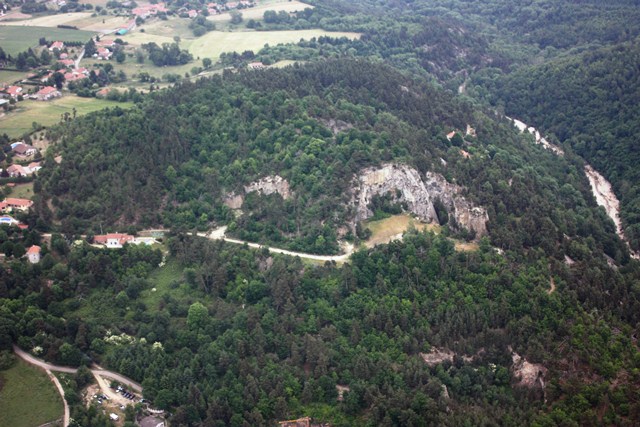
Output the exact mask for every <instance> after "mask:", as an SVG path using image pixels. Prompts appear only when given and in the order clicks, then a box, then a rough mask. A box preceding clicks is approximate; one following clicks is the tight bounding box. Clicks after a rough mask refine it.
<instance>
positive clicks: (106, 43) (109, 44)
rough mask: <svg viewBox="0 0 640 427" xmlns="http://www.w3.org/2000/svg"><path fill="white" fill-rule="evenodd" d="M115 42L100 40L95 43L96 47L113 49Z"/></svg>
mask: <svg viewBox="0 0 640 427" xmlns="http://www.w3.org/2000/svg"><path fill="white" fill-rule="evenodd" d="M115 45H116V42H115V41H114V40H113V39H102V40H98V41H97V42H96V46H97V47H114V46H115Z"/></svg>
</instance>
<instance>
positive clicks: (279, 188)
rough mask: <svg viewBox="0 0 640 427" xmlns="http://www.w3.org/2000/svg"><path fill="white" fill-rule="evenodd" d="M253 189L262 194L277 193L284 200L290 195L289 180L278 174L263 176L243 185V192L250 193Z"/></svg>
mask: <svg viewBox="0 0 640 427" xmlns="http://www.w3.org/2000/svg"><path fill="white" fill-rule="evenodd" d="M253 191H259V192H261V193H262V194H264V195H269V194H273V193H278V194H280V195H281V196H282V198H283V199H285V200H286V199H288V198H289V197H291V190H290V189H289V182H288V181H287V180H286V179H284V178H283V177H281V176H280V175H271V176H265V177H264V178H262V179H260V180H258V181H255V182H252V183H251V184H249V185H245V187H244V192H245V193H251V192H253Z"/></svg>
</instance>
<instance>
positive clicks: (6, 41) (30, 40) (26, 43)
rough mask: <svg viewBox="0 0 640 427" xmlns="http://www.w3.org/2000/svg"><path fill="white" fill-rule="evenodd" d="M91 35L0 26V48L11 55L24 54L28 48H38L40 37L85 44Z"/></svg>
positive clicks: (85, 32) (69, 31)
mask: <svg viewBox="0 0 640 427" xmlns="http://www.w3.org/2000/svg"><path fill="white" fill-rule="evenodd" d="M92 36H93V33H91V32H88V31H79V30H66V29H63V28H47V27H22V26H19V27H14V26H9V25H0V46H2V49H3V50H4V51H5V52H7V53H10V54H12V55H14V54H17V53H20V52H24V51H25V50H27V49H29V48H30V47H36V46H38V40H39V39H40V37H45V38H46V39H47V40H63V41H82V42H86V41H88V40H89V38H91V37H92Z"/></svg>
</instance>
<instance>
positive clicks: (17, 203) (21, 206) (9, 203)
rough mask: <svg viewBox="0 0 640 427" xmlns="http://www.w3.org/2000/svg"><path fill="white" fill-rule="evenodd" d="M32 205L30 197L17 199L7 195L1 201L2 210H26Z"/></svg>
mask: <svg viewBox="0 0 640 427" xmlns="http://www.w3.org/2000/svg"><path fill="white" fill-rule="evenodd" d="M31 206H33V202H32V201H31V200H29V199H16V198H12V197H7V198H6V199H4V200H3V201H2V202H0V211H2V212H13V211H15V210H18V211H22V212H25V211H28V210H29V208H30V207H31Z"/></svg>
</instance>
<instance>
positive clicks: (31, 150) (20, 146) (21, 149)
mask: <svg viewBox="0 0 640 427" xmlns="http://www.w3.org/2000/svg"><path fill="white" fill-rule="evenodd" d="M11 150H12V151H13V152H14V153H16V155H17V156H19V157H29V156H33V155H34V154H36V153H37V152H38V150H37V149H36V148H35V147H32V146H31V145H27V144H25V143H24V142H18V143H13V144H11Z"/></svg>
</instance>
